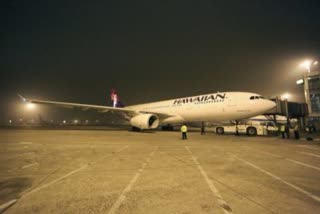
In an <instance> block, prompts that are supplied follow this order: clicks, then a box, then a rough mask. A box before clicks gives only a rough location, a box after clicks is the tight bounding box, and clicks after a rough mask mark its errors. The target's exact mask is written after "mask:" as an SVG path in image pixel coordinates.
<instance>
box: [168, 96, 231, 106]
mask: <svg viewBox="0 0 320 214" xmlns="http://www.w3.org/2000/svg"><path fill="white" fill-rule="evenodd" d="M225 98H226V94H225V93H224V94H210V95H203V96H197V97H186V98H180V99H176V100H175V101H174V102H173V104H174V105H175V104H184V103H205V102H210V101H223V100H224V99H225Z"/></svg>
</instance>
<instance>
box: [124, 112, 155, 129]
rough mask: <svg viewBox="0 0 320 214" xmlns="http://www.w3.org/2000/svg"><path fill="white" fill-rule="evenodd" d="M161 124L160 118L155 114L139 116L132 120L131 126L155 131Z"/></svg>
mask: <svg viewBox="0 0 320 214" xmlns="http://www.w3.org/2000/svg"><path fill="white" fill-rule="evenodd" d="M159 122H160V121H159V118H158V116H157V115H154V114H139V115H137V116H135V117H133V118H131V120H130V124H131V125H132V126H133V127H136V128H139V129H155V128H157V127H158V126H159Z"/></svg>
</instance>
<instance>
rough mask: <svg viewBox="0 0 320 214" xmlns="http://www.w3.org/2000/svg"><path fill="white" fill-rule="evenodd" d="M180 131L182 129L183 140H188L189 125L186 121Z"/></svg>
mask: <svg viewBox="0 0 320 214" xmlns="http://www.w3.org/2000/svg"><path fill="white" fill-rule="evenodd" d="M180 131H181V134H182V140H186V139H187V131H188V127H187V126H186V124H185V123H184V124H183V125H182V126H181V129H180Z"/></svg>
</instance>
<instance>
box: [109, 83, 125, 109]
mask: <svg viewBox="0 0 320 214" xmlns="http://www.w3.org/2000/svg"><path fill="white" fill-rule="evenodd" d="M110 98H111V103H112V107H114V108H115V107H118V108H123V107H124V105H123V104H122V102H121V101H120V96H119V95H118V93H117V91H116V90H115V89H114V88H112V89H111V90H110Z"/></svg>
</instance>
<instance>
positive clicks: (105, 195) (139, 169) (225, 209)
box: [0, 129, 320, 214]
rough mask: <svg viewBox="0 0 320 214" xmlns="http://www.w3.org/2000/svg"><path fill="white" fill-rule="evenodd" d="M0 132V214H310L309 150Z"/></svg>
mask: <svg viewBox="0 0 320 214" xmlns="http://www.w3.org/2000/svg"><path fill="white" fill-rule="evenodd" d="M180 137H181V136H180V133H179V132H162V131H154V132H131V131H127V130H15V129H2V130H0V213H6V214H7V213H8V214H11V213H86V214H87V213H107V214H111V213H124V214H127V213H128V214H129V213H139V214H140V213H142V214H143V213H159V214H160V213H161V214H163V213H181V214H189V213H190V214H191V213H218V214H219V213H224V214H230V213H244V214H247V213H248V214H249V213H262V214H263V213H281V214H283V213H290V214H295V213H308V214H311V213H319V210H320V184H319V180H320V146H319V144H318V143H317V142H312V141H304V140H293V139H292V140H291V139H289V140H288V139H285V140H283V139H280V138H279V137H247V136H234V135H223V136H219V135H215V134H213V133H207V134H206V135H200V133H199V132H191V133H188V140H181V138H180Z"/></svg>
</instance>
